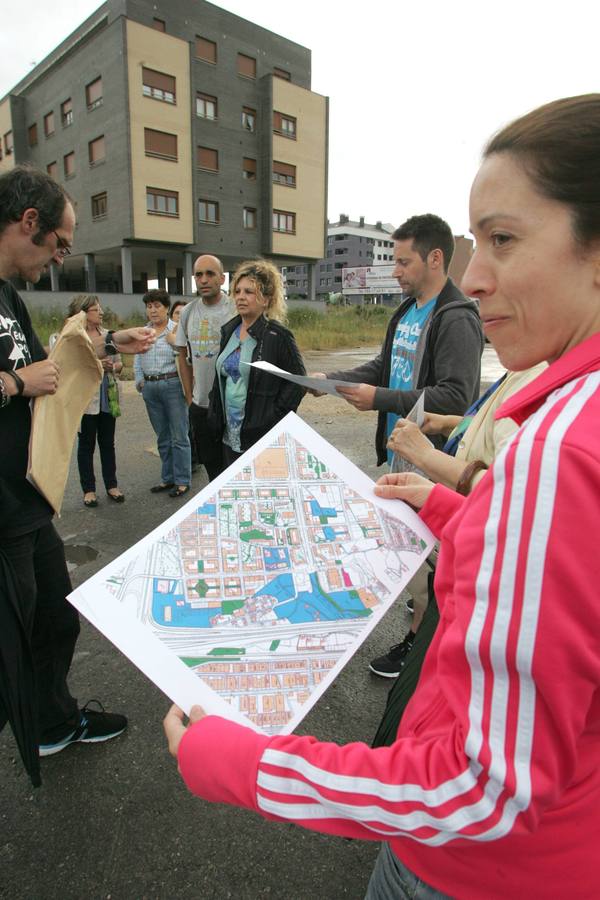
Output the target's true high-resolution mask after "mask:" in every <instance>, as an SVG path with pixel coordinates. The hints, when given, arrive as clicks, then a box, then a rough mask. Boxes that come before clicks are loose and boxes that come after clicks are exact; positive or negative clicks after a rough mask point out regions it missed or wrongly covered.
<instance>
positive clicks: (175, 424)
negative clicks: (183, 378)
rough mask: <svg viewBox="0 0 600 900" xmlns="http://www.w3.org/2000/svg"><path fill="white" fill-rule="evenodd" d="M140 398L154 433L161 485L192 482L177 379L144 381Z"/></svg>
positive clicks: (183, 404) (184, 412)
mask: <svg viewBox="0 0 600 900" xmlns="http://www.w3.org/2000/svg"><path fill="white" fill-rule="evenodd" d="M142 397H143V398H144V403H145V404H146V409H147V410H148V418H149V419H150V422H151V424H152V427H153V428H154V432H155V434H156V443H157V446H158V452H159V454H160V459H161V462H162V471H161V479H162V482H163V484H186V485H190V484H191V482H192V457H191V448H190V438H189V434H188V429H189V420H188V406H187V403H186V402H185V397H184V395H183V390H182V388H181V382H180V381H179V378H166V379H165V380H164V381H145V382H144V387H143V390H142Z"/></svg>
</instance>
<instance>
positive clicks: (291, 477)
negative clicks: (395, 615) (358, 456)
mask: <svg viewBox="0 0 600 900" xmlns="http://www.w3.org/2000/svg"><path fill="white" fill-rule="evenodd" d="M372 488H373V482H372V481H371V480H370V479H369V478H367V477H366V476H365V475H363V473H362V472H360V470H359V469H357V468H356V467H355V466H354V465H353V464H352V463H350V462H348V460H346V459H345V458H344V457H343V456H342V455H341V454H340V453H339V452H338V451H337V450H335V449H334V448H333V447H331V446H330V445H329V444H327V442H326V441H325V440H324V439H323V438H321V437H320V436H319V435H318V434H317V433H316V432H315V431H313V430H312V429H311V428H310V427H309V426H308V425H306V424H305V423H304V422H302V420H301V419H300V418H299V417H298V416H295V415H294V414H290V415H289V416H287V417H286V418H285V419H284V420H283V422H282V423H280V425H278V426H276V428H274V429H273V430H272V431H271V432H270V433H269V434H268V435H267V436H266V437H265V438H263V439H262V440H261V441H260V442H259V443H258V444H257V445H256V446H255V447H253V448H252V449H251V450H250V451H248V452H247V453H246V454H245V455H244V456H243V458H242V459H240V460H239V461H238V462H236V463H235V464H234V465H233V466H231V467H230V468H229V469H228V470H227V471H226V472H224V473H223V474H222V475H221V476H220V477H219V478H218V479H217V480H216V481H214V482H212V483H211V484H209V485H207V486H206V487H205V488H204V489H203V490H202V491H201V492H200V493H199V494H198V495H197V496H196V497H195V498H194V499H193V500H191V501H189V502H188V503H187V504H186V505H185V507H183V508H182V509H181V510H179V511H178V512H177V513H176V514H175V515H173V516H171V517H170V518H169V519H168V520H167V521H166V522H165V523H164V524H163V525H161V526H160V527H159V528H158V529H155V531H154V532H152V533H151V534H150V535H148V536H147V537H146V538H144V539H143V540H142V541H141V542H139V543H138V544H137V545H136V546H135V547H133V548H132V549H131V550H129V551H127V552H126V553H125V554H123V555H122V556H121V557H119V558H118V559H116V560H115V561H114V563H112V564H111V565H109V566H107V567H106V568H105V569H103V570H102V571H101V572H99V573H97V574H96V575H95V576H94V577H93V578H91V579H90V580H89V581H88V582H86V584H84V585H82V587H81V588H79V589H78V590H77V591H75V592H74V594H73V595H72V597H71V600H72V602H74V603H75V605H76V606H78V608H79V609H80V610H81V612H83V613H84V614H86V615H88V617H89V618H90V619H91V620H92V621H93V622H94V624H96V625H97V627H99V628H100V629H101V630H102V631H104V633H105V634H106V635H107V636H108V637H109V638H111V639H112V640H114V642H115V643H116V644H117V646H119V645H120V642H119V639H118V635H117V634H116V632H118V631H121V632H123V629H126V630H127V631H128V632H130V636H129V637H128V638H127V639H125V640H126V641H129V642H130V643H132V642H135V641H134V638H135V634H140V630H143V631H144V632H145V634H144V636H143V637H140V641H141V644H140V647H139V648H138V649H133V651H132V648H131V646H127V645H124V646H122V647H121V649H123V651H124V652H125V653H127V655H129V656H131V658H132V660H133V662H135V663H136V664H138V665H140V662H141V660H140V659H137V658H136V654H140V653H141V654H142V655H148V654H154V651H156V650H157V649H158V648H157V646H156V644H157V643H158V644H160V645H162V647H161V650H160V655H161V657H162V658H163V659H164V658H165V650H166V651H168V652H169V654H170V655H171V656H172V657H173V659H174V661H175V662H176V663H177V665H178V666H179V673H180V675H181V678H182V679H184V680H187V682H188V686H189V682H190V675H192V676H193V677H194V683H195V684H196V683H197V681H196V680H197V679H200V680H201V682H202V685H203V692H202V693H198V696H197V698H196V700H195V701H194V702H199V703H201V704H202V705H203V706H204V707H205V709H206V708H207V707H208V706H210V697H211V692H214V695H217V697H219V698H220V700H221V701H224V702H225V704H227V705H228V706H229V707H230V709H231V710H232V711H233V716H231V715H230V717H234V718H236V719H237V720H238V721H239V720H242V721H244V720H245V721H246V724H252V726H253V727H255V728H257V729H260V730H261V731H264V732H266V733H268V734H273V733H278V732H282V731H289V730H292V729H293V727H294V726H295V725H296V724H297V723H298V722H299V721H300V720H301V718H302V717H303V716H304V715H306V713H307V712H308V709H310V707H311V706H312V705H313V704H314V702H315V701H316V699H317V698H318V697H319V696H320V695H321V693H322V692H323V690H324V689H325V688H326V687H327V685H328V684H330V683H331V681H332V680H333V677H334V676H335V675H336V674H337V673H338V672H339V671H340V669H341V667H342V666H343V664H345V663H346V662H347V660H348V659H349V658H350V656H351V655H352V654H353V653H354V652H355V650H356V649H357V647H358V646H359V644H360V643H361V642H362V640H364V638H365V637H366V635H367V634H368V632H369V631H370V630H371V629H372V627H373V626H374V625H375V624H376V622H377V621H379V619H380V618H381V616H382V615H383V613H384V612H385V611H386V610H387V608H389V605H390V604H391V603H392V602H393V601H394V600H395V599H396V597H397V596H398V594H399V593H400V591H401V589H402V588H403V587H404V586H405V584H406V583H407V581H408V580H409V579H410V577H411V576H412V575H413V574H414V572H415V571H416V569H417V568H418V567H419V566H420V565H421V564H422V563H423V562H424V561H425V558H426V556H427V554H428V552H429V550H430V549H431V546H432V539H431V535H430V533H429V532H428V530H427V529H426V528H425V526H424V525H423V524H422V523H421V522H420V520H419V519H418V517H417V516H416V514H415V513H413V512H412V510H410V509H409V507H407V506H406V505H405V504H403V503H400V502H398V501H382V500H380V499H378V498H376V497H375V495H374V494H373V490H372ZM132 629H133V632H132V631H131V630H132ZM131 634H133V638H132V637H131ZM115 638H116V639H115ZM142 662H143V661H142ZM140 668H142V669H143V670H144V671H146V672H147V674H149V675H150V677H152V678H153V680H155V681H156V683H157V684H158V686H159V687H163V689H164V690H165V691H166V692H167V693H169V694H170V695H171V696H172V699H174V700H175V701H176V702H181V700H180V698H181V695H180V694H179V697H178V696H175V697H173V693H177V691H176V690H173V689H169V685H168V684H167V685H166V686H165V685H163V684H161V674H160V669H161V666H160V663H159V661H158V660H156V664H155V668H156V670H157V671H156V674H153V671H152V668H153V663H152V661H151V660H146V665H145V666H144V665H143V664H142V665H140ZM170 669H171V670H172V671H173V672H175V680H177V679H178V677H179V676H178V675H177V670H176V669H174V668H173V666H172V665H171V666H170ZM205 688H208V689H209V691H208V692H207V691H206V690H205ZM189 693H190V692H189V690H188V692H187V693H186V697H187V696H188V694H189ZM207 697H208V701H207ZM184 702H185V701H184ZM207 711H208V710H207ZM213 711H215V712H219V713H220V714H226V715H229V712H228V709H227V706H224V705H223V703H222V702H220V703H219V704H218V705H217V707H216V708H215V709H214V710H213Z"/></svg>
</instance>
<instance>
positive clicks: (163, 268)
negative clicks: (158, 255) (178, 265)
mask: <svg viewBox="0 0 600 900" xmlns="http://www.w3.org/2000/svg"><path fill="white" fill-rule="evenodd" d="M156 277H157V279H158V286H159V288H162V289H163V290H165V289H167V261H166V259H157V260H156Z"/></svg>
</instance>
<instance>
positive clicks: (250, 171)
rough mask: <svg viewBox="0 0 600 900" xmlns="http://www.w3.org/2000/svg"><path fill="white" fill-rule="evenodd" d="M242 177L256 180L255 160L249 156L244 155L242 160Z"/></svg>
mask: <svg viewBox="0 0 600 900" xmlns="http://www.w3.org/2000/svg"><path fill="white" fill-rule="evenodd" d="M242 178H247V179H248V181H256V160H255V159H251V158H250V157H249V156H244V158H243V160H242Z"/></svg>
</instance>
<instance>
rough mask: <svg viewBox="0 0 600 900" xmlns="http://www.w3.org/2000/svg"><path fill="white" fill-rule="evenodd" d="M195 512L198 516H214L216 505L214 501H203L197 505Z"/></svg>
mask: <svg viewBox="0 0 600 900" xmlns="http://www.w3.org/2000/svg"><path fill="white" fill-rule="evenodd" d="M196 512H197V513H198V515H199V516H216V514H217V505H216V503H204V504H203V505H202V506H199V507H198V509H197V510H196Z"/></svg>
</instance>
